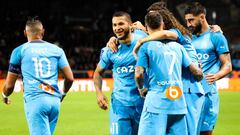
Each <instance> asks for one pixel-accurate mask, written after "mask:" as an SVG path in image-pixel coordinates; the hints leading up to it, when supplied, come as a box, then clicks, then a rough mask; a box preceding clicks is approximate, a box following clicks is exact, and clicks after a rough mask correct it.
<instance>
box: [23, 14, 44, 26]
mask: <svg viewBox="0 0 240 135" xmlns="http://www.w3.org/2000/svg"><path fill="white" fill-rule="evenodd" d="M39 24H41V25H42V22H41V21H40V19H39V17H38V16H35V17H28V20H27V22H26V26H29V27H32V26H35V25H39Z"/></svg>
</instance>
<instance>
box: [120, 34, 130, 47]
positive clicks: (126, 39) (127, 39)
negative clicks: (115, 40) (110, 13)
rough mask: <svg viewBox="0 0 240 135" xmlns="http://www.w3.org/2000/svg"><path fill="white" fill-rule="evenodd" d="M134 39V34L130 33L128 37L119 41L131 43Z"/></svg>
mask: <svg viewBox="0 0 240 135" xmlns="http://www.w3.org/2000/svg"><path fill="white" fill-rule="evenodd" d="M132 39H133V34H131V33H129V35H128V36H127V38H125V39H124V40H119V43H121V44H126V45H129V44H131V42H132Z"/></svg>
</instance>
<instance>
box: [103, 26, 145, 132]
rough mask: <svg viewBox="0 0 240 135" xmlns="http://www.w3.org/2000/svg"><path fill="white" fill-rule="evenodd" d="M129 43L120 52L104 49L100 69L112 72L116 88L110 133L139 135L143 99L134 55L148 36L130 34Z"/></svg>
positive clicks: (112, 101) (140, 33)
mask: <svg viewBox="0 0 240 135" xmlns="http://www.w3.org/2000/svg"><path fill="white" fill-rule="evenodd" d="M131 34H132V36H133V39H132V41H131V43H130V44H119V45H118V52H116V53H114V52H112V51H111V50H110V49H109V48H107V47H105V48H103V49H102V51H101V57H100V61H99V63H98V66H100V67H101V68H103V69H109V68H111V69H112V72H113V78H114V88H113V90H112V95H111V108H110V134H112V135H116V134H117V135H137V133H138V125H139V120H140V115H141V112H142V107H143V102H144V100H143V98H141V97H140V95H139V91H138V89H137V86H136V83H135V80H134V71H135V64H136V60H135V58H134V56H133V54H132V51H133V48H134V46H135V44H136V42H137V41H138V39H140V38H143V37H145V36H146V33H144V32H142V31H140V30H135V31H134V33H131Z"/></svg>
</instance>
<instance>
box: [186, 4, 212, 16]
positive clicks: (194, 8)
mask: <svg viewBox="0 0 240 135" xmlns="http://www.w3.org/2000/svg"><path fill="white" fill-rule="evenodd" d="M206 13H207V11H206V8H205V7H204V6H203V5H201V4H200V3H199V2H191V3H188V7H187V9H186V10H185V12H184V14H185V15H186V14H193V15H194V16H198V15H199V14H205V15H206Z"/></svg>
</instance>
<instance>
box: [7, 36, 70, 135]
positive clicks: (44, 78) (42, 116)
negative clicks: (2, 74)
mask: <svg viewBox="0 0 240 135" xmlns="http://www.w3.org/2000/svg"><path fill="white" fill-rule="evenodd" d="M65 66H69V64H68V61H67V59H66V56H65V53H64V51H63V50H62V49H60V48H59V47H57V46H56V45H54V44H51V43H48V42H46V41H43V40H35V41H31V42H27V43H25V44H23V45H21V46H19V47H17V48H15V49H14V50H13V52H12V55H11V59H10V66H9V72H13V73H19V68H21V73H22V77H23V84H24V110H25V115H26V118H27V122H28V126H29V130H30V135H52V134H53V132H54V129H55V126H56V124H57V120H58V114H59V109H60V99H61V97H62V95H61V93H60V91H59V89H58V70H59V69H61V68H63V67H65Z"/></svg>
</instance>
